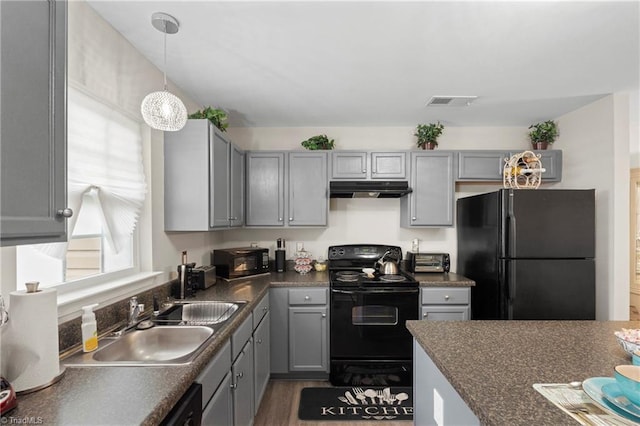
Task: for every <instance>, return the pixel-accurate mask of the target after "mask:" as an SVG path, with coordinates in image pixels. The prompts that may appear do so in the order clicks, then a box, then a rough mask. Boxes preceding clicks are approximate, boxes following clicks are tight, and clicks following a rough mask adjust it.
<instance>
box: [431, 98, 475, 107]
mask: <svg viewBox="0 0 640 426" xmlns="http://www.w3.org/2000/svg"><path fill="white" fill-rule="evenodd" d="M476 99H478V97H477V96H434V97H432V98H431V99H429V102H427V106H429V107H431V106H434V107H464V106H469V105H471V103H472V102H473V101H475V100H476Z"/></svg>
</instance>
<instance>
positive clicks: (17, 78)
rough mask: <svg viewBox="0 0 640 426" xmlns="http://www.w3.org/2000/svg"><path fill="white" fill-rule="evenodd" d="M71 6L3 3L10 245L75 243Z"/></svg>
mask: <svg viewBox="0 0 640 426" xmlns="http://www.w3.org/2000/svg"><path fill="white" fill-rule="evenodd" d="M66 7H67V6H66V1H3V2H2V4H1V5H0V21H1V22H0V31H1V32H0V40H1V44H2V49H1V52H2V53H1V55H2V57H1V59H0V67H1V68H0V74H1V83H0V84H1V85H2V93H1V95H0V96H1V99H0V102H1V103H2V109H1V111H0V139H1V140H2V144H0V161H1V163H0V245H2V246H10V245H17V244H34V243H43V242H59V241H66V238H67V236H66V232H67V223H66V217H65V215H64V214H65V213H64V212H63V210H64V209H65V208H66V203H67V194H66V188H67V182H66V180H67V172H66V149H67V147H66V43H67V29H66ZM76 213H77V212H76Z"/></svg>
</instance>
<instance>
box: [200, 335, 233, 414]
mask: <svg viewBox="0 0 640 426" xmlns="http://www.w3.org/2000/svg"><path fill="white" fill-rule="evenodd" d="M230 369H231V342H230V341H227V343H225V345H224V346H223V347H222V349H220V352H218V354H217V355H216V356H215V357H214V358H213V359H212V360H211V361H210V362H209V364H208V365H207V366H206V367H205V369H204V370H203V371H202V373H200V375H199V376H198V377H197V378H196V382H197V383H200V384H201V385H202V406H203V407H204V406H205V405H207V402H209V399H211V397H212V396H213V393H214V392H215V391H216V389H217V388H218V385H219V384H220V382H221V381H222V379H224V376H225V374H227V373H228V372H229V370H230Z"/></svg>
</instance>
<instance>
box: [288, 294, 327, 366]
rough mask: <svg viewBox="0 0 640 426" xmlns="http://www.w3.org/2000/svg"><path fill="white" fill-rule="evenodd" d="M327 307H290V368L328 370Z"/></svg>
mask: <svg viewBox="0 0 640 426" xmlns="http://www.w3.org/2000/svg"><path fill="white" fill-rule="evenodd" d="M328 349H329V348H328V338H327V307H326V306H301V307H290V308H289V370H290V371H328V358H329V350H328Z"/></svg>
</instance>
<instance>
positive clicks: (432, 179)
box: [401, 152, 454, 226]
mask: <svg viewBox="0 0 640 426" xmlns="http://www.w3.org/2000/svg"><path fill="white" fill-rule="evenodd" d="M453 163H454V161H453V153H452V152H412V153H411V188H412V189H413V192H412V193H411V194H409V195H408V196H407V197H406V200H401V208H402V211H401V214H402V215H403V218H402V225H403V226H453V204H454V179H453ZM403 198H404V197H403ZM407 203H408V204H407Z"/></svg>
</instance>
